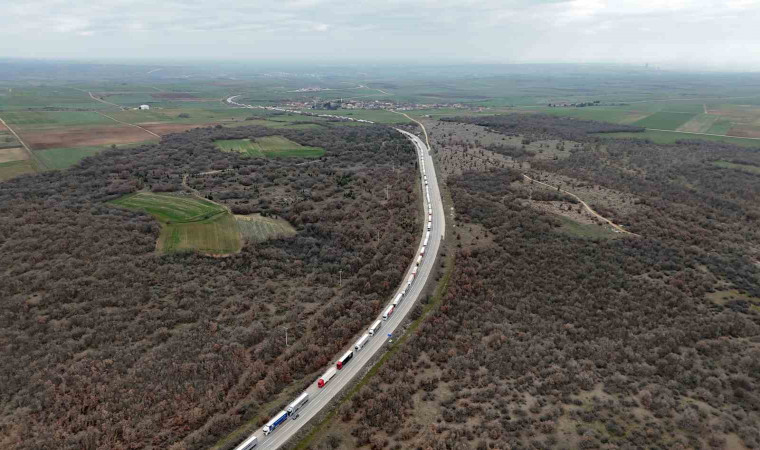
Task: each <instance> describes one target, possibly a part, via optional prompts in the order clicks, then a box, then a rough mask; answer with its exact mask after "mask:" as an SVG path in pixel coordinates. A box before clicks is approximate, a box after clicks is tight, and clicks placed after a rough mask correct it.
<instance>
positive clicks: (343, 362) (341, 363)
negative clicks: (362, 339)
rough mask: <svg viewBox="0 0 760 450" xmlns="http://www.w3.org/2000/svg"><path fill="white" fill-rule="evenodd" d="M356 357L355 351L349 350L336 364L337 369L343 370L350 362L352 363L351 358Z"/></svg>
mask: <svg viewBox="0 0 760 450" xmlns="http://www.w3.org/2000/svg"><path fill="white" fill-rule="evenodd" d="M353 357H354V352H353V350H349V351H347V352H346V353H344V354H343V356H341V357H340V359H339V360H338V362H337V363H335V367H337V368H338V370H341V369H342V368H343V366H345V365H346V364H348V362H349V361H351V358H353Z"/></svg>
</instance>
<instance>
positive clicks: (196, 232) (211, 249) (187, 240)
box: [156, 212, 242, 255]
mask: <svg viewBox="0 0 760 450" xmlns="http://www.w3.org/2000/svg"><path fill="white" fill-rule="evenodd" d="M237 224H238V222H237V221H236V220H235V218H234V217H233V216H232V214H230V213H228V212H224V213H221V214H217V215H215V216H213V217H211V218H209V219H205V220H202V221H199V222H190V223H169V224H166V225H165V226H164V227H163V228H162V230H161V235H160V236H159V238H158V243H157V244H156V247H157V248H158V249H159V250H161V251H163V252H167V253H168V252H181V251H198V252H203V253H210V254H215V255H219V254H229V253H235V252H238V251H240V249H241V247H242V242H241V241H240V232H239V230H238V226H237Z"/></svg>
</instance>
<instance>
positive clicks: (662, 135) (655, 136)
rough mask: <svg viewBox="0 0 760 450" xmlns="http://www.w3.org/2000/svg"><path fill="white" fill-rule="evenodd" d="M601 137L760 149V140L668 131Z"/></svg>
mask: <svg viewBox="0 0 760 450" xmlns="http://www.w3.org/2000/svg"><path fill="white" fill-rule="evenodd" d="M597 136H599V137H608V138H618V139H649V140H650V141H652V142H654V143H657V144H674V143H676V142H677V141H685V140H701V141H717V142H728V143H730V144H736V145H741V146H742V147H755V148H758V147H760V140H757V139H743V138H736V137H730V136H709V135H704V134H692V133H676V132H668V131H654V130H646V131H643V132H640V133H628V132H624V133H601V134H597Z"/></svg>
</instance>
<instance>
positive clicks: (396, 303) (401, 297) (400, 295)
mask: <svg viewBox="0 0 760 450" xmlns="http://www.w3.org/2000/svg"><path fill="white" fill-rule="evenodd" d="M403 298H404V296H403V294H398V295H397V296H396V298H394V299H393V303H391V304H392V305H393V307H394V308H395V307H396V306H398V304H399V303H401V300H402V299H403Z"/></svg>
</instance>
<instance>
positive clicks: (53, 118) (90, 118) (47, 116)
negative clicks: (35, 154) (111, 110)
mask: <svg viewBox="0 0 760 450" xmlns="http://www.w3.org/2000/svg"><path fill="white" fill-rule="evenodd" d="M3 119H4V120H5V121H6V122H7V123H8V124H9V125H20V126H21V127H22V128H30V127H29V125H39V126H42V127H46V126H56V127H58V126H79V125H113V123H114V122H113V120H111V119H109V118H108V117H105V116H103V115H100V114H98V113H97V112H95V111H12V112H6V113H3ZM33 128H39V127H36V126H35V127H33Z"/></svg>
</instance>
